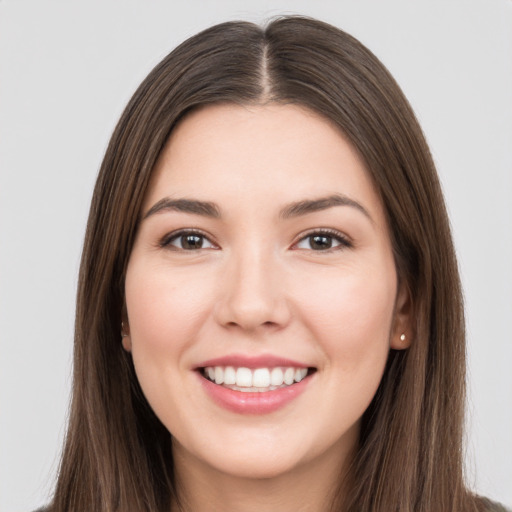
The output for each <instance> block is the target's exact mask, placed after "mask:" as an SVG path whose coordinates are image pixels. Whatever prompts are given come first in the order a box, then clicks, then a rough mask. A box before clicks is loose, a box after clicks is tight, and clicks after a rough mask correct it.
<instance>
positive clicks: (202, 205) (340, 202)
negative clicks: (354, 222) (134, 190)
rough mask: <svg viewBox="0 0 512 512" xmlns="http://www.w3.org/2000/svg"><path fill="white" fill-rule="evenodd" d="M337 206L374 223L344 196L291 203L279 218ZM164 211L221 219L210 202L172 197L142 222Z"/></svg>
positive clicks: (363, 211)
mask: <svg viewBox="0 0 512 512" xmlns="http://www.w3.org/2000/svg"><path fill="white" fill-rule="evenodd" d="M335 206H350V207H352V208H355V209H356V210H358V211H360V212H361V213H363V214H364V215H365V216H366V217H367V218H368V219H369V220H370V221H371V222H372V223H373V219H372V217H371V215H370V214H369V213H368V210H366V208H365V207H364V206H363V205H362V204H360V203H358V202H357V201H355V200H354V199H351V198H350V197H347V196H345V195H343V194H333V195H330V196H327V197H320V198H318V199H303V200H301V201H296V202H294V203H290V204H289V205H287V206H285V207H284V208H283V209H282V210H281V211H280V212H279V217H280V218H281V219H290V218H293V217H300V216H301V215H307V214H308V213H314V212H319V211H322V210H327V209H329V208H333V207H335ZM163 211H177V212H184V213H192V214H195V215H201V216H203V217H211V218H214V219H219V218H220V217H221V213H220V209H219V207H218V206H217V205H216V204H215V203H212V202H210V201H199V200H197V199H171V198H170V197H164V198H163V199H160V201H158V202H156V203H155V204H154V205H153V206H152V207H151V208H150V209H149V210H148V211H147V212H146V214H145V215H144V216H143V218H142V220H144V219H147V218H148V217H150V216H151V215H154V214H156V213H159V212H163Z"/></svg>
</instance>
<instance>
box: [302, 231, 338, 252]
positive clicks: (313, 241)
mask: <svg viewBox="0 0 512 512" xmlns="http://www.w3.org/2000/svg"><path fill="white" fill-rule="evenodd" d="M308 238H309V246H310V247H311V249H313V250H314V251H323V250H325V249H330V248H331V247H332V237H331V236H325V235H314V236H310V237H308Z"/></svg>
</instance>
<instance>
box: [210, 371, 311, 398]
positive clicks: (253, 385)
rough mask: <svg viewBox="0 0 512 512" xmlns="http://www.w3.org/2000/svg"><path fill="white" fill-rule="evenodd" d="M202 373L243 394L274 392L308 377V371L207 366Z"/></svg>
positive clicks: (217, 382)
mask: <svg viewBox="0 0 512 512" xmlns="http://www.w3.org/2000/svg"><path fill="white" fill-rule="evenodd" d="M202 372H203V376H204V377H205V378H207V379H208V380H209V381H211V382H215V384H217V385H221V386H223V387H225V388H228V389H231V390H234V391H241V392H243V393H251V392H252V393H257V392H266V391H274V390H276V389H281V388H284V387H287V386H291V385H292V384H295V383H298V382H300V381H302V380H303V379H304V378H305V377H306V376H307V374H308V369H307V368H295V367H275V368H255V369H251V368H245V367H238V368H237V367H233V366H207V367H205V368H203V369H202Z"/></svg>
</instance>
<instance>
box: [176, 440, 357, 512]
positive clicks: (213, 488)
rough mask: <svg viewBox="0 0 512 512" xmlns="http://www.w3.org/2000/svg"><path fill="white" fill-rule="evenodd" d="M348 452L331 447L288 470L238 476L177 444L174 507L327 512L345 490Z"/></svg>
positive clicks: (182, 511)
mask: <svg viewBox="0 0 512 512" xmlns="http://www.w3.org/2000/svg"><path fill="white" fill-rule="evenodd" d="M348 459H349V454H348V453H345V454H343V457H341V458H340V452H339V450H336V449H333V450H329V453H324V454H322V455H320V456H319V457H317V458H315V459H314V460H311V461H308V462H306V463H304V464H302V465H300V466H298V467H296V468H293V470H290V471H288V472H286V473H284V474H280V475H276V476H269V477H265V478H261V477H260V478H250V477H240V476H235V475H231V474H227V473H225V472H221V471H218V470H216V469H215V468H212V467H211V466H208V465H205V464H204V463H203V462H202V461H199V460H198V459H195V458H193V457H191V456H190V454H186V453H184V451H183V447H179V446H175V449H174V464H175V474H176V484H177V485H176V487H177V493H178V497H179V502H180V503H179V505H178V504H177V503H175V504H174V506H173V509H172V510H173V512H174V511H176V512H178V511H179V512H211V511H212V510H222V511H223V512H275V511H276V510H279V512H306V511H307V512H328V511H331V510H332V506H333V503H334V502H335V501H336V502H337V501H338V500H339V499H340V493H341V494H342V493H343V489H342V485H341V483H342V481H343V480H344V473H345V468H346V467H347V465H348Z"/></svg>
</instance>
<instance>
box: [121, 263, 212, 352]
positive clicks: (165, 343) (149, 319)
mask: <svg viewBox="0 0 512 512" xmlns="http://www.w3.org/2000/svg"><path fill="white" fill-rule="evenodd" d="M212 289H213V283H209V280H208V279H207V278H206V279H198V278H197V275H196V276H193V277H191V276H190V275H189V273H188V272H180V269H177V270H172V271H171V270H169V269H167V268H165V267H162V268H158V267H157V268H155V269H153V270H152V271H151V272H149V271H148V270H147V266H142V265H134V266H132V267H129V268H128V272H127V277H126V283H125V290H126V306H127V312H128V320H129V324H130V334H131V338H132V344H133V346H134V351H135V350H137V348H138V345H140V346H141V348H143V347H144V348H145V349H151V350H155V351H165V352H168V351H169V350H170V348H172V349H173V350H179V349H183V348H185V347H186V346H187V344H188V343H190V342H192V338H193V333H195V332H197V329H200V327H201V325H202V324H203V323H204V321H205V317H206V315H207V312H208V305H209V304H211V303H212V301H213V300H212V296H213V294H212Z"/></svg>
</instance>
